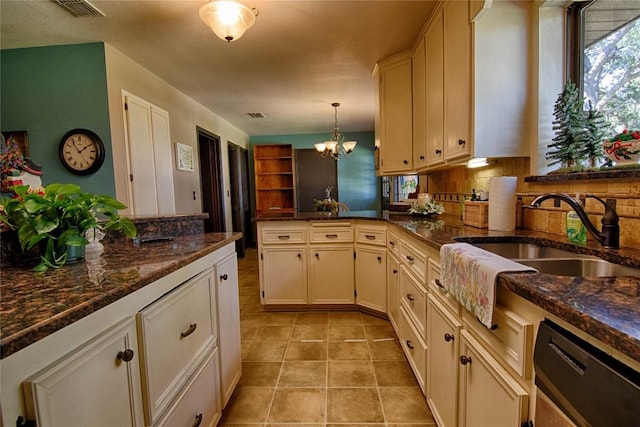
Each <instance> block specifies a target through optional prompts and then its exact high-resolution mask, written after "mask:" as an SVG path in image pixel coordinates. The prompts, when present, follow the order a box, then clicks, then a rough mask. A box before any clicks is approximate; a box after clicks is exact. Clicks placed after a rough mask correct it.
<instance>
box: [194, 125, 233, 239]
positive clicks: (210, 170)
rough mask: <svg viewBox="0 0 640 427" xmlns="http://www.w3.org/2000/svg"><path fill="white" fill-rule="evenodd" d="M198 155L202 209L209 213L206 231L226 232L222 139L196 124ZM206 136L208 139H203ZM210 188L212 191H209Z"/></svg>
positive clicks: (205, 222) (205, 224)
mask: <svg viewBox="0 0 640 427" xmlns="http://www.w3.org/2000/svg"><path fill="white" fill-rule="evenodd" d="M196 133H197V139H198V156H199V158H200V187H201V194H202V211H203V212H205V213H208V214H209V218H207V219H205V220H204V231H205V233H210V232H224V231H226V224H225V208H224V177H223V173H222V161H221V156H222V141H221V139H220V137H219V136H218V135H216V134H214V133H212V132H209V131H208V130H206V129H203V128H201V127H200V126H196ZM202 138H206V139H207V141H203V140H202ZM209 190H210V191H209Z"/></svg>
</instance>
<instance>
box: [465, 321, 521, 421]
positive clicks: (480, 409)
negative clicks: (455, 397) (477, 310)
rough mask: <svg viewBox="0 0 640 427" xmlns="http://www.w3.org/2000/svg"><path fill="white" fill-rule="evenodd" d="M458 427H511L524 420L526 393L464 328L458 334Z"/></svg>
mask: <svg viewBox="0 0 640 427" xmlns="http://www.w3.org/2000/svg"><path fill="white" fill-rule="evenodd" d="M460 364H461V366H460V380H459V390H460V395H459V398H460V405H459V407H460V412H459V414H460V417H461V419H460V425H461V426H466V427H486V426H492V427H514V426H521V425H523V424H524V423H525V421H526V420H527V414H528V411H527V407H528V403H529V400H528V393H527V391H526V390H525V389H524V388H522V386H520V384H518V383H517V382H516V381H515V380H514V379H513V378H512V377H511V376H510V375H509V373H508V372H507V371H506V370H505V369H504V368H503V367H502V366H501V365H500V364H499V363H498V362H497V361H496V360H495V359H494V358H493V357H492V356H491V355H490V354H489V353H488V352H487V350H485V349H484V348H483V347H482V345H481V344H480V343H479V342H478V341H477V340H476V339H475V338H474V337H473V336H472V335H471V334H470V333H469V332H468V331H467V330H465V329H463V330H462V331H461V333H460Z"/></svg>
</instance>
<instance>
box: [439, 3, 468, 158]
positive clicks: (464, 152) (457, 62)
mask: <svg viewBox="0 0 640 427" xmlns="http://www.w3.org/2000/svg"><path fill="white" fill-rule="evenodd" d="M444 33H445V35H444V42H445V49H444V71H445V76H446V77H445V85H446V90H445V94H446V99H445V120H446V126H445V129H446V136H445V149H444V152H445V159H446V160H454V159H460V158H463V157H469V156H471V153H473V147H472V145H473V141H472V140H471V135H470V132H471V24H470V22H469V2H468V1H449V2H446V5H445V10H444Z"/></svg>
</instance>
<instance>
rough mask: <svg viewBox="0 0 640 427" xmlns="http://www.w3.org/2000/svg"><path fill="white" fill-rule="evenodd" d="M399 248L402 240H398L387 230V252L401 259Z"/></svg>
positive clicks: (398, 238)
mask: <svg viewBox="0 0 640 427" xmlns="http://www.w3.org/2000/svg"><path fill="white" fill-rule="evenodd" d="M401 246H402V240H400V237H399V236H398V235H397V234H395V233H393V232H392V231H391V230H387V250H388V251H389V252H391V253H392V254H394V255H395V256H396V257H398V258H402V254H401V252H400V247H401Z"/></svg>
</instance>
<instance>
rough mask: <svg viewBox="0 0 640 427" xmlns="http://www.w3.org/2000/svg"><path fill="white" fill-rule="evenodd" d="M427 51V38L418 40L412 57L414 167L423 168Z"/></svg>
mask: <svg viewBox="0 0 640 427" xmlns="http://www.w3.org/2000/svg"><path fill="white" fill-rule="evenodd" d="M426 65H427V63H426V51H425V40H424V37H422V38H421V39H420V40H419V41H418V45H417V46H416V49H415V51H414V52H413V56H412V58H411V68H412V76H411V77H412V79H413V80H412V81H413V85H412V86H413V87H412V90H413V167H414V169H423V168H424V167H426V166H427V157H426V155H427V139H426V138H427V136H426V121H427V110H426V109H427V88H426V83H427V79H426Z"/></svg>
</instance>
